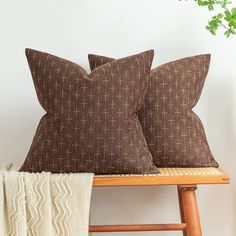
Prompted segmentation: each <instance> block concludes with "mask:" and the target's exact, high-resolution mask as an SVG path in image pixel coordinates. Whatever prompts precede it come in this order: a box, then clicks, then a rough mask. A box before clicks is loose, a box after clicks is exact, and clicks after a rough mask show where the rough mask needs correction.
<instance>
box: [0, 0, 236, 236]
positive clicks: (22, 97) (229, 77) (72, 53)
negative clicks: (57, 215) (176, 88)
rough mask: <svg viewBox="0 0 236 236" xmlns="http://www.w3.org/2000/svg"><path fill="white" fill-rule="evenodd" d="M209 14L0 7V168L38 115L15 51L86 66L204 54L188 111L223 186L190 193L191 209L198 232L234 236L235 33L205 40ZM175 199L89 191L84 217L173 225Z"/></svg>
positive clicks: (119, 2) (128, 5)
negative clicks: (224, 176)
mask: <svg viewBox="0 0 236 236" xmlns="http://www.w3.org/2000/svg"><path fill="white" fill-rule="evenodd" d="M210 16H211V13H209V12H208V11H207V9H205V8H200V7H198V6H197V4H196V3H195V2H194V1H193V0H188V1H178V0H148V1H147V0H41V1H35V0H21V1H16V0H15V1H13V0H7V1H3V0H0V162H18V163H21V162H22V161H23V160H24V158H25V156H26V154H27V151H28V149H29V146H30V144H31V140H32V138H33V135H34V132H35V129H36V127H37V124H38V121H39V119H40V117H41V116H42V114H44V111H43V110H42V108H41V107H40V105H39V103H38V101H37V97H36V94H35V90H34V87H33V83H32V79H31V75H30V72H29V69H28V65H27V62H26V58H25V55H24V48H25V47H31V48H34V49H38V50H43V51H47V52H50V53H53V54H56V55H58V56H61V57H64V58H67V59H70V60H73V61H75V62H78V63H80V64H81V65H82V66H84V67H85V68H86V69H88V61H87V54H88V53H91V52H92V53H98V54H104V55H107V56H112V57H122V56H127V55H129V54H132V53H137V52H140V51H142V50H146V49H155V52H156V55H155V60H154V63H153V66H157V65H159V64H161V63H165V62H167V61H170V60H174V59H178V58H181V57H185V56H191V55H196V54H201V53H211V54H212V61H211V68H210V71H209V74H208V78H207V81H206V84H205V88H204V90H203V94H202V96H201V99H200V101H199V103H198V105H197V107H196V108H195V111H196V112H197V114H198V115H199V116H200V117H201V118H202V120H203V123H204V126H205V129H206V133H207V137H208V139H209V143H210V146H211V148H212V151H213V153H214V155H215V157H216V159H217V160H218V161H219V163H220V165H221V167H222V168H224V169H225V170H227V171H228V172H229V173H230V174H231V178H232V184H231V185H227V186H204V187H199V189H198V190H199V191H198V198H199V206H200V213H201V220H202V227H203V235H205V236H222V235H224V236H235V235H236V190H235V183H236V181H235V177H236V173H235V167H236V161H235V158H236V157H235V153H236V152H235V151H236V119H235V118H236V93H235V92H236V68H235V65H236V60H235V55H236V36H234V37H231V38H230V39H226V38H225V37H224V36H223V34H221V33H219V34H218V35H217V36H216V37H213V36H211V35H210V34H209V33H208V32H207V31H206V30H205V28H204V27H205V25H206V23H207V20H208V19H209V18H210ZM176 196H177V195H176V189H175V188H174V187H159V188H149V187H147V188H136V187H135V188H113V189H111V188H101V189H95V190H94V191H93V196H92V206H91V220H92V223H93V224H95V223H97V224H103V223H111V224H112V223H120V224H122V223H141V222H144V223H157V222H159V223H162V222H165V223H166V222H177V221H179V212H178V205H177V197H176ZM78 220H79V219H78ZM97 235H103V234H97ZM107 235H111V236H115V235H126V236H131V235H142V236H143V235H150V236H154V235H155V236H159V235H162V236H167V235H180V234H178V233H176V232H175V233H167V232H166V233H165V232H162V233H154V232H153V233H137V234H135V233H124V234H122V233H120V234H115V233H114V234H109V233H108V234H107Z"/></svg>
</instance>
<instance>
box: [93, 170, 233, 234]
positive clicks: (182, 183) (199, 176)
mask: <svg viewBox="0 0 236 236" xmlns="http://www.w3.org/2000/svg"><path fill="white" fill-rule="evenodd" d="M159 171H160V173H158V174H151V175H148V174H147V175H96V176H95V177H94V181H93V187H115V186H117V187H118V186H161V185H176V186H177V189H178V197H179V209H180V215H181V221H182V222H181V223H180V224H138V225H91V226H90V227H89V231H90V232H129V231H182V232H183V235H184V236H201V235H202V233H201V225H200V218H199V213H198V207H197V200H196V195H195V190H196V189H197V185H200V184H229V182H230V178H229V175H228V174H227V173H226V172H225V171H223V170H222V169H220V168H159Z"/></svg>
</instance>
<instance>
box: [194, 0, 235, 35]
mask: <svg viewBox="0 0 236 236" xmlns="http://www.w3.org/2000/svg"><path fill="white" fill-rule="evenodd" d="M194 1H196V2H197V3H198V5H199V6H207V7H208V10H209V11H214V10H215V7H220V8H221V9H222V10H223V12H221V13H219V14H218V15H215V16H213V17H212V18H211V20H209V21H208V25H207V26H206V29H207V30H209V31H210V32H211V34H213V35H216V31H217V30H218V29H219V27H221V28H224V29H225V33H224V34H225V36H226V37H229V36H230V35H232V34H236V7H233V8H232V9H229V7H228V6H229V5H230V4H232V2H230V1H228V0H194Z"/></svg>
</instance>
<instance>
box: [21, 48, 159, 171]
mask: <svg viewBox="0 0 236 236" xmlns="http://www.w3.org/2000/svg"><path fill="white" fill-rule="evenodd" d="M26 56H27V59H28V63H29V67H30V70H31V73H32V77H33V80H34V84H35V88H36V92H37V95H38V99H39V102H40V104H41V105H42V107H43V108H44V110H45V111H46V114H45V115H44V116H43V117H42V119H41V121H40V123H39V126H38V129H37V131H36V134H35V137H34V139H33V143H32V145H31V148H30V151H29V153H28V156H27V158H26V160H25V162H24V164H23V165H22V167H21V171H29V172H41V171H50V172H56V173H58V172H94V173H96V174H113V173H119V174H122V173H123V174H125V173H134V174H141V173H157V168H156V167H155V166H154V165H153V162H152V157H151V154H150V152H149V150H148V148H147V145H146V141H145V139H144V136H143V133H142V128H141V125H140V123H139V120H138V117H137V115H136V111H137V109H138V107H140V105H141V103H142V102H143V99H144V92H145V91H146V90H147V86H148V80H149V77H150V68H151V63H152V59H153V51H152V50H151V51H147V52H143V53H140V54H137V55H134V56H130V57H126V58H123V59H119V60H115V61H112V62H111V63H107V64H106V65H103V66H101V67H99V68H98V69H96V70H94V71H93V72H92V73H91V74H87V72H86V71H85V70H84V69H83V68H82V67H80V66H79V65H77V64H75V63H73V62H71V61H67V60H64V59H62V58H59V57H56V56H53V55H50V54H48V53H43V52H39V51H35V50H32V49H26Z"/></svg>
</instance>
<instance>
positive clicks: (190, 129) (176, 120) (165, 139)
mask: <svg viewBox="0 0 236 236" xmlns="http://www.w3.org/2000/svg"><path fill="white" fill-rule="evenodd" d="M112 60H114V59H112V58H108V57H103V56H97V55H92V54H90V55H89V62H90V67H91V70H94V69H95V68H97V67H98V68H99V66H101V65H104V64H105V63H108V62H109V63H110V62H111V61H112ZM209 64H210V55H199V56H193V57H187V58H183V59H180V60H177V61H173V62H169V63H167V64H164V65H161V66H159V67H157V68H155V69H153V70H152V71H151V79H150V82H149V88H148V92H147V93H146V97H145V100H144V104H143V106H142V109H141V110H140V111H139V112H138V116H139V119H140V122H141V125H142V127H143V132H144V135H145V138H146V141H147V144H148V147H149V150H150V151H151V153H152V156H153V160H154V163H155V164H156V165H157V166H158V167H217V166H218V164H217V162H216V161H215V160H214V158H213V156H212V153H211V151H210V148H209V145H208V143H207V139H206V135H205V132H204V128H203V125H202V122H201V120H200V119H199V117H198V116H197V115H196V114H195V113H194V112H193V111H192V108H193V107H194V106H195V105H196V103H197V102H198V99H199V97H200V95H201V91H202V88H203V85H204V82H205V78H206V75H207V72H208V69H209Z"/></svg>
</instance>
